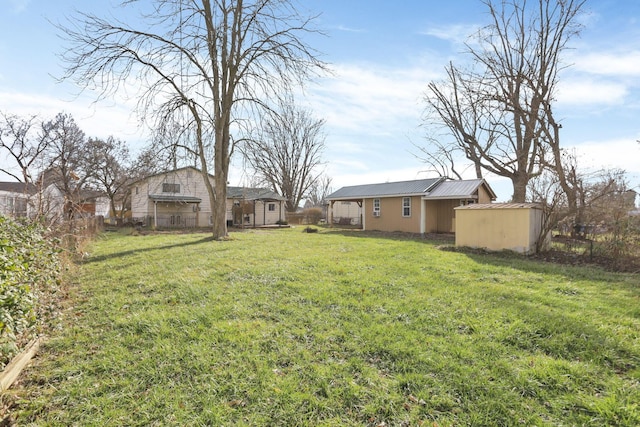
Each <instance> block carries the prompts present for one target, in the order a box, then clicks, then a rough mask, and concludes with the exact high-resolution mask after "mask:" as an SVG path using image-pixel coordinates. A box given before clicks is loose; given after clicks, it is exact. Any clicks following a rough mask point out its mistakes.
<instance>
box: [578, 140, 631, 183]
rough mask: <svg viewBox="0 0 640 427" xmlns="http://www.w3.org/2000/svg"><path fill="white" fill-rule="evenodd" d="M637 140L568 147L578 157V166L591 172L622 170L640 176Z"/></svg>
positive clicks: (598, 142)
mask: <svg viewBox="0 0 640 427" xmlns="http://www.w3.org/2000/svg"><path fill="white" fill-rule="evenodd" d="M636 140H637V138H624V139H622V138H621V139H612V140H608V141H587V142H584V143H581V144H579V145H575V146H572V147H568V148H570V149H574V150H575V152H576V153H577V155H578V162H579V163H578V164H579V165H582V166H583V167H585V168H587V169H590V170H597V169H602V168H620V169H623V170H625V171H627V172H628V173H629V174H631V175H635V176H638V175H640V162H638V159H640V144H639V143H638V142H637V141H636Z"/></svg>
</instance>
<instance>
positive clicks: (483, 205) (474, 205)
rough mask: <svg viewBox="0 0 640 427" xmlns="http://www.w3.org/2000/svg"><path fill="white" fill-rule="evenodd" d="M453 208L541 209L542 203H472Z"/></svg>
mask: <svg viewBox="0 0 640 427" xmlns="http://www.w3.org/2000/svg"><path fill="white" fill-rule="evenodd" d="M454 209H456V210H458V209H542V205H541V204H539V203H472V204H470V205H466V206H458V207H457V208H454Z"/></svg>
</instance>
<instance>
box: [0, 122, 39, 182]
mask: <svg viewBox="0 0 640 427" xmlns="http://www.w3.org/2000/svg"><path fill="white" fill-rule="evenodd" d="M48 142H49V141H48V140H47V139H46V138H44V137H43V134H42V132H41V128H40V121H39V120H38V118H37V117H36V116H30V117H28V118H21V117H19V116H16V115H13V114H7V113H0V152H4V153H5V155H7V156H8V157H9V158H10V159H11V160H12V162H11V163H13V165H11V164H5V163H3V164H2V165H1V166H0V171H1V172H4V173H5V174H7V175H9V176H11V177H13V178H15V179H16V180H17V181H20V182H24V183H27V184H32V183H33V182H34V181H33V174H34V173H36V172H37V171H38V169H40V168H42V162H43V155H44V152H45V151H46V149H47V144H48ZM15 168H17V171H16V169H15Z"/></svg>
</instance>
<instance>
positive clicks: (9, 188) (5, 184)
mask: <svg viewBox="0 0 640 427" xmlns="http://www.w3.org/2000/svg"><path fill="white" fill-rule="evenodd" d="M0 191H6V192H9V193H21V194H34V193H35V192H36V186H35V185H33V184H25V183H24V182H10V181H0Z"/></svg>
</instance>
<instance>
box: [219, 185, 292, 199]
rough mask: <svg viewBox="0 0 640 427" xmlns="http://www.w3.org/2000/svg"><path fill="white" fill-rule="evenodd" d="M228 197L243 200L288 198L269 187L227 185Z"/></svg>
mask: <svg viewBox="0 0 640 427" xmlns="http://www.w3.org/2000/svg"><path fill="white" fill-rule="evenodd" d="M227 199H243V200H286V198H285V197H282V196H281V195H279V194H278V193H276V192H275V191H271V190H269V189H267V188H247V187H227Z"/></svg>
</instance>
